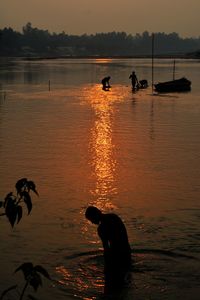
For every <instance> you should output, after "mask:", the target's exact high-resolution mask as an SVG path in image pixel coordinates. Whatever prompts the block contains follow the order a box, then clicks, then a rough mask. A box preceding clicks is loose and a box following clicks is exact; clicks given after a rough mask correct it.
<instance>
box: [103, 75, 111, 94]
mask: <svg viewBox="0 0 200 300" xmlns="http://www.w3.org/2000/svg"><path fill="white" fill-rule="evenodd" d="M110 78H111V77H110V76H107V77H104V78H103V79H102V80H101V83H102V85H103V87H102V89H103V90H104V91H108V90H109V88H110V87H111V86H110V83H109V81H110Z"/></svg>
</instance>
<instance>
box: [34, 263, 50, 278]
mask: <svg viewBox="0 0 200 300" xmlns="http://www.w3.org/2000/svg"><path fill="white" fill-rule="evenodd" d="M34 270H35V271H36V272H39V273H40V274H42V275H43V276H44V277H46V278H47V279H49V280H50V279H51V278H50V276H49V273H48V272H47V271H46V270H45V268H43V267H42V266H39V265H37V266H35V267H34Z"/></svg>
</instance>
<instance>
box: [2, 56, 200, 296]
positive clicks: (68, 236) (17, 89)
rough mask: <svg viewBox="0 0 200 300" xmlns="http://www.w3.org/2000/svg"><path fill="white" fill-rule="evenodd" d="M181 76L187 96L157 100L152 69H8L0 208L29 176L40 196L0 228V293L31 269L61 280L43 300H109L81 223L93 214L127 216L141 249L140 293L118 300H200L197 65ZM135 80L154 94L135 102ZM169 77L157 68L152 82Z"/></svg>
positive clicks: (6, 64)
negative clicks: (90, 209) (104, 81)
mask: <svg viewBox="0 0 200 300" xmlns="http://www.w3.org/2000/svg"><path fill="white" fill-rule="evenodd" d="M176 66H177V69H176V77H177V78H179V77H182V76H186V77H187V78H188V79H190V80H191V81H192V90H191V92H189V93H173V94H161V95H156V94H152V89H151V61H150V60H148V59H137V60H135V59H123V60H122V59H114V60H112V59H97V60H95V59H85V60H80V59H79V60H78V59H73V60H61V59H58V60H40V61H26V60H20V59H15V60H11V59H9V60H3V61H1V65H0V163H1V168H0V176H1V183H0V197H1V198H3V197H5V195H6V194H7V193H8V192H10V191H13V192H14V185H15V183H16V181H17V180H18V179H19V178H22V177H27V178H28V179H31V180H33V181H34V182H35V183H36V185H37V190H38V192H39V195H40V196H39V198H37V197H36V196H35V195H33V196H32V200H33V210H32V212H31V215H30V216H27V214H26V208H24V215H23V218H22V220H21V222H20V223H19V224H18V225H17V226H15V228H14V229H11V227H10V225H9V224H8V222H7V221H6V220H4V219H3V217H1V231H0V234H1V245H0V250H1V258H0V262H1V269H0V278H1V280H0V290H4V289H5V288H7V287H8V286H10V285H12V284H14V283H15V282H16V281H19V282H22V281H23V278H22V276H21V277H20V274H16V275H13V271H14V270H15V269H16V268H17V267H18V266H19V265H20V264H21V263H23V262H25V261H32V262H33V263H34V264H42V265H43V266H44V267H45V268H46V269H47V270H48V271H49V273H50V274H51V276H52V278H53V282H51V283H49V282H47V281H45V280H44V287H43V288H41V289H39V291H38V294H37V295H36V296H37V297H38V298H41V299H53V298H54V299H103V298H107V296H104V281H103V259H102V248H101V243H100V241H99V239H98V236H97V234H96V227H95V226H94V225H91V224H89V223H88V222H87V221H86V220H85V217H84V212H85V209H86V207H87V206H88V205H91V204H92V205H96V206H98V207H99V208H101V209H102V210H103V211H104V212H109V211H113V212H116V213H117V214H119V215H120V216H121V217H122V219H123V220H124V222H125V224H126V227H127V230H128V234H129V240H130V244H131V247H132V249H133V253H132V258H133V261H134V266H135V267H134V270H133V272H132V274H131V275H132V282H131V283H130V284H129V286H128V287H127V288H125V289H124V290H122V291H120V293H119V292H117V295H116V294H113V295H110V297H111V298H113V299H118V298H119V299H126V300H128V299H136V300H139V299H170V300H172V299H186V300H187V299H188V300H189V299H190V300H196V299H198V294H199V292H200V286H199V285H200V284H199V276H200V273H199V267H200V265H199V260H198V259H199V240H200V234H199V220H200V205H199V195H200V184H199V178H200V168H199V166H200V155H199V153H200V139H199V132H200V118H199V114H200V101H199V100H200V97H199V96H200V87H199V78H198V77H199V67H200V65H199V62H198V61H194V60H178V61H177V63H176ZM133 69H134V70H135V71H136V73H137V75H138V77H139V79H144V78H145V79H147V80H148V81H149V84H150V86H149V88H148V89H145V90H140V91H138V92H136V93H132V91H131V83H130V81H129V75H130V74H131V72H132V70H133ZM172 70H173V62H172V61H171V60H156V62H155V74H154V77H155V81H163V80H171V79H172ZM106 75H110V76H111V85H112V88H111V89H110V91H109V92H104V91H103V90H102V88H101V85H100V80H101V78H102V77H104V76H106ZM191 257H194V258H195V259H194V258H191ZM30 292H31V290H30Z"/></svg>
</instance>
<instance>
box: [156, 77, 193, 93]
mask: <svg viewBox="0 0 200 300" xmlns="http://www.w3.org/2000/svg"><path fill="white" fill-rule="evenodd" d="M154 87H155V90H156V91H157V92H159V93H167V92H185V91H190V90H191V81H190V80H188V79H187V78H185V77H183V78H180V79H176V80H172V81H166V82H159V83H157V84H155V85H154Z"/></svg>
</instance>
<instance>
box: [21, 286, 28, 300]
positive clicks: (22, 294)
mask: <svg viewBox="0 0 200 300" xmlns="http://www.w3.org/2000/svg"><path fill="white" fill-rule="evenodd" d="M27 286H28V281H26V283H25V286H24V288H23V291H22V293H21V296H20V298H19V300H22V299H23V296H24V293H25V291H26V288H27Z"/></svg>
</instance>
